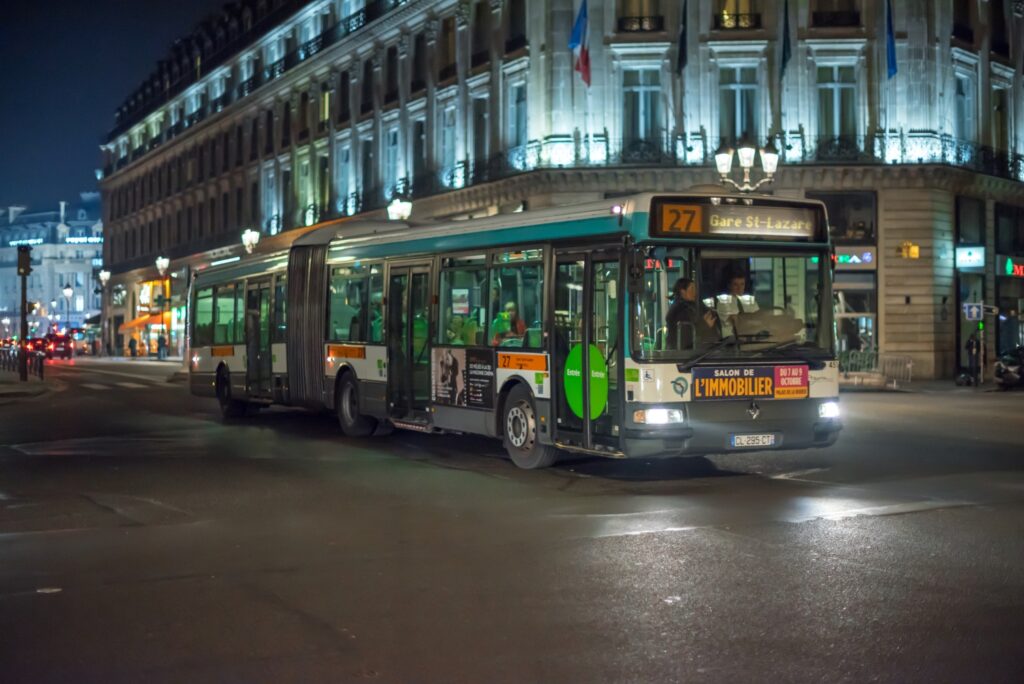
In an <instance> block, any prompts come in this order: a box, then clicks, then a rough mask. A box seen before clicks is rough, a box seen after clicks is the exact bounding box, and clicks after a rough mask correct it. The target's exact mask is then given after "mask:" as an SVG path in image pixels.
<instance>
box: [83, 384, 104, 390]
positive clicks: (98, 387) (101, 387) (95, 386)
mask: <svg viewBox="0 0 1024 684" xmlns="http://www.w3.org/2000/svg"><path fill="white" fill-rule="evenodd" d="M82 387H88V388H89V389H91V390H108V389H110V386H109V385H100V384H99V383H95V382H83V383H82Z"/></svg>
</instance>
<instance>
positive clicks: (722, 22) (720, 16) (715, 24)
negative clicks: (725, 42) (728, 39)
mask: <svg viewBox="0 0 1024 684" xmlns="http://www.w3.org/2000/svg"><path fill="white" fill-rule="evenodd" d="M711 27H712V28H713V29H714V30H716V31H749V30H753V29H759V28H761V15H760V14H759V13H758V14H730V13H728V12H721V13H717V14H715V15H714V16H713V19H712V25H711Z"/></svg>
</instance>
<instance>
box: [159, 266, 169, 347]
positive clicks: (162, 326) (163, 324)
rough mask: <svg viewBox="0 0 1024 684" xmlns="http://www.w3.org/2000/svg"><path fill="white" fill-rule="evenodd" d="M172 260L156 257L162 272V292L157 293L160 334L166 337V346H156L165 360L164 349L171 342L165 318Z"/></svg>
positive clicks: (160, 272)
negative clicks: (167, 283) (167, 281)
mask: <svg viewBox="0 0 1024 684" xmlns="http://www.w3.org/2000/svg"><path fill="white" fill-rule="evenodd" d="M170 265H171V260H170V259H168V258H167V257H165V256H158V257H157V258H156V270H157V273H159V274H160V293H159V294H158V295H157V301H159V303H160V335H161V336H162V337H163V338H164V346H162V345H160V344H159V342H158V343H157V346H156V353H157V358H158V359H160V360H161V361H163V354H164V349H166V348H167V347H166V345H167V343H168V342H169V340H167V322H166V321H165V320H164V304H165V303H166V301H167V287H166V278H165V276H166V275H167V269H168V268H170Z"/></svg>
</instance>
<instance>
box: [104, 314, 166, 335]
mask: <svg viewBox="0 0 1024 684" xmlns="http://www.w3.org/2000/svg"><path fill="white" fill-rule="evenodd" d="M164 318H165V319H166V320H165V321H164V325H168V326H169V325H170V323H171V312H170V311H165V312H164ZM147 325H160V314H158V313H155V314H145V315H143V316H139V317H138V318H135V319H132V320H130V321H128V322H127V323H122V324H121V327H120V328H118V329H117V332H119V333H123V332H125V331H127V330H132V329H134V328H143V327H145V326H147Z"/></svg>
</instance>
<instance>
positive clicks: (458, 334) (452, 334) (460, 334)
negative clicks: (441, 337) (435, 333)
mask: <svg viewBox="0 0 1024 684" xmlns="http://www.w3.org/2000/svg"><path fill="white" fill-rule="evenodd" d="M444 333H445V340H446V341H447V343H448V344H455V345H463V344H466V340H465V321H464V320H463V318H462V316H460V315H458V314H455V315H453V316H452V317H451V319H450V320H449V321H448V329H447V330H445V331H444Z"/></svg>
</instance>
